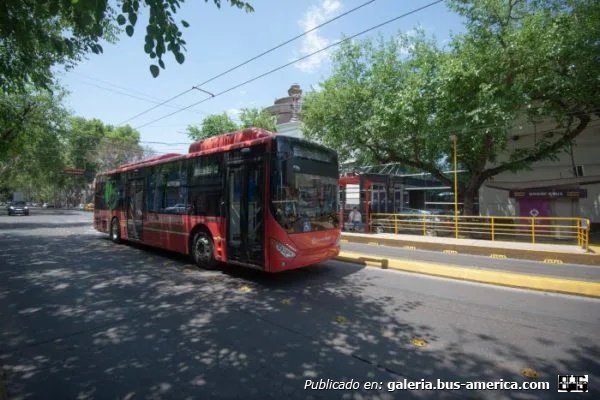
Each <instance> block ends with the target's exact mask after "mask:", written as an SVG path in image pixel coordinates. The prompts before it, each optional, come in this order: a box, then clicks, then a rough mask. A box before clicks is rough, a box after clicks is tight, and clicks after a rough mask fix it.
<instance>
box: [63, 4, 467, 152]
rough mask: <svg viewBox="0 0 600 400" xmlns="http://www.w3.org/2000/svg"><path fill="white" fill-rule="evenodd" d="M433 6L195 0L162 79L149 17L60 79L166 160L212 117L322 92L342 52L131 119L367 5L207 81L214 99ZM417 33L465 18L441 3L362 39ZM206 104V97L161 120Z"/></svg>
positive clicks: (454, 27)
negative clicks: (296, 92) (177, 52)
mask: <svg viewBox="0 0 600 400" xmlns="http://www.w3.org/2000/svg"><path fill="white" fill-rule="evenodd" d="M432 1H433V0H423V1H421V0H374V1H372V2H369V1H368V0H306V1H304V0H249V2H250V3H251V4H252V6H253V7H254V9H255V11H254V12H253V13H245V12H244V11H242V10H240V9H237V8H235V7H230V6H229V3H228V2H226V1H223V2H222V6H221V9H218V8H217V7H216V6H215V5H214V4H213V2H212V1H211V0H209V2H204V1H201V0H188V1H187V2H186V3H184V4H183V5H182V8H181V9H180V10H179V11H178V13H177V15H176V19H177V20H179V19H184V20H186V21H187V22H188V23H189V24H190V27H189V28H181V29H182V31H183V37H184V39H185V40H186V42H187V46H186V47H187V51H186V52H185V62H184V63H183V64H178V63H177V62H176V61H175V59H174V57H173V56H172V55H171V54H170V53H169V54H167V55H166V56H164V58H163V59H164V61H165V63H166V69H165V70H162V69H161V71H160V75H159V76H158V77H157V78H153V77H152V75H151V74H150V71H149V66H150V64H151V61H152V60H151V59H150V58H149V56H148V55H147V54H146V53H144V49H143V47H144V33H145V24H144V22H145V21H146V20H145V19H144V18H147V15H142V16H140V18H139V19H138V24H137V25H136V31H135V33H134V35H133V37H131V38H130V37H128V36H127V35H126V34H125V33H123V34H122V35H121V36H120V37H119V40H118V42H117V43H115V44H111V43H103V48H104V52H103V54H101V55H89V56H88V57H87V59H86V60H84V61H82V62H80V63H79V65H77V66H76V67H75V68H74V69H72V70H69V71H63V72H61V73H60V75H59V76H60V78H59V80H60V82H61V84H62V85H63V86H64V87H65V88H66V89H67V90H68V92H69V95H68V97H67V100H66V105H67V107H68V108H69V110H70V111H71V112H72V113H73V114H75V115H78V116H82V117H85V118H98V119H100V120H102V121H103V122H104V123H106V124H111V125H115V126H119V125H121V124H123V123H124V122H125V121H128V120H129V121H128V122H127V124H129V125H131V126H132V127H134V128H136V129H138V130H139V132H140V134H141V143H142V145H145V146H150V147H151V148H153V149H154V150H155V151H156V152H157V153H158V154H161V153H167V152H176V153H186V152H187V151H188V147H189V144H190V143H191V140H190V139H189V138H188V136H187V135H186V133H185V130H186V127H187V126H188V125H190V124H194V125H200V124H201V122H202V119H203V118H204V117H205V116H207V115H210V114H220V113H223V112H227V113H228V114H229V115H230V116H232V117H233V119H234V120H236V118H237V116H238V115H239V110H240V109H242V108H245V107H258V108H264V107H268V106H270V105H272V104H273V102H274V101H275V99H277V98H280V97H285V96H287V90H288V89H289V87H290V86H291V85H292V84H299V85H300V86H301V88H302V89H303V90H304V91H305V92H307V91H310V90H313V89H315V88H318V84H319V82H322V81H323V80H325V79H326V78H327V77H328V76H329V74H330V72H331V62H330V56H331V54H332V51H334V50H335V47H333V48H332V49H331V50H330V51H326V52H322V53H319V54H317V55H315V56H312V57H309V58H307V59H305V60H302V61H300V62H297V63H294V64H292V65H290V66H288V67H286V68H283V69H281V70H279V71H277V72H274V73H272V74H269V75H267V76H265V77H263V78H260V79H258V80H256V81H254V82H252V83H249V84H247V85H244V86H241V87H239V88H237V89H235V90H231V91H229V92H227V93H225V94H223V95H220V96H216V97H214V98H210V96H209V95H208V94H206V93H203V92H201V91H198V90H191V91H189V92H188V93H186V94H184V95H182V96H181V97H179V98H177V99H175V100H174V101H172V102H169V103H167V104H165V105H164V106H161V107H158V108H156V109H154V110H152V111H150V112H148V113H146V114H144V115H142V116H139V117H137V118H134V119H131V118H132V117H134V116H135V115H137V114H139V113H141V112H143V111H145V110H148V109H149V108H151V107H153V106H155V105H156V104H157V103H160V102H162V101H164V100H166V99H169V98H171V97H173V96H175V95H177V94H180V93H182V92H185V91H187V90H188V89H191V88H192V87H193V86H196V85H198V84H200V83H202V82H204V81H206V80H208V79H210V78H212V77H214V76H215V75H218V74H220V73H222V72H224V71H226V70H228V69H229V68H231V67H233V66H236V65H238V64H240V63H242V62H244V61H246V60H248V59H250V58H252V57H254V56H256V55H258V54H260V53H262V52H263V51H266V50H268V49H270V48H272V47H274V46H276V45H278V44H280V43H282V42H284V41H286V40H288V39H290V38H292V37H294V36H296V35H299V34H301V33H303V32H305V31H307V30H309V29H311V28H313V27H315V26H317V25H319V24H321V23H323V22H325V21H327V20H329V19H332V18H334V17H336V16H338V15H340V14H342V13H344V12H346V11H349V10H351V9H353V8H355V7H358V6H360V5H362V4H364V3H369V4H367V5H365V6H364V7H361V8H360V9H358V10H357V11H354V12H352V13H350V14H348V15H346V16H344V17H342V18H340V19H338V20H336V21H334V22H332V23H330V24H328V25H326V26H324V27H322V28H319V29H318V30H316V31H313V32H311V33H309V34H307V35H305V36H303V37H302V38H300V39H297V40H296V41H294V42H291V43H289V44H287V45H286V46H283V47H281V48H279V49H277V50H275V51H273V52H272V53H270V54H268V55H266V56H263V57H260V58H258V59H257V60H255V61H253V62H251V63H249V64H247V65H245V66H243V67H241V68H239V69H237V70H235V71H233V72H231V73H228V74H226V75H225V76H223V77H221V78H218V79H215V80H214V81H212V82H209V83H207V84H206V85H203V86H202V89H204V90H206V91H208V92H210V93H213V94H216V93H219V92H222V91H224V90H227V89H229V88H231V87H233V86H236V85H237V84H240V83H242V82H245V81H247V80H248V79H251V78H254V77H256V76H259V75H261V74H263V73H265V72H267V71H270V70H272V69H274V68H277V67H279V66H281V65H284V64H286V63H289V62H291V61H294V60H296V59H298V58H300V57H302V56H305V55H307V54H310V53H312V52H314V51H316V50H319V49H321V48H323V47H326V46H328V45H330V44H332V43H335V42H336V41H338V40H340V39H341V38H343V37H348V36H351V35H354V34H356V33H358V32H361V31H363V30H365V29H368V28H371V27H373V26H376V25H378V24H380V23H382V22H384V21H387V20H389V19H392V18H394V17H397V16H400V15H402V14H404V13H406V12H409V11H412V10H414V9H416V8H419V7H422V6H425V5H427V4H429V3H431V2H432ZM416 28H421V29H423V30H424V31H425V32H426V33H427V34H428V35H431V36H434V37H435V38H436V40H437V41H438V43H440V44H441V45H444V44H445V43H447V42H448V40H449V38H450V36H451V35H452V34H456V33H460V32H461V31H463V29H464V27H463V23H462V19H461V17H459V16H458V15H456V14H454V13H453V12H451V11H450V10H449V9H448V8H447V6H446V4H445V3H439V4H436V5H434V6H432V7H429V8H426V9H424V10H421V11H419V12H417V13H415V14H412V15H410V16H407V17H405V18H401V19H399V20H397V21H395V22H392V23H390V24H387V25H385V26H383V27H381V28H378V29H375V30H373V31H371V32H369V33H367V34H365V35H362V36H360V37H358V38H357V40H358V39H365V38H376V37H378V36H383V37H384V38H391V37H393V36H394V35H397V34H398V33H400V32H403V33H410V32H413V31H414V30H415V29H416ZM204 99H208V100H206V101H204V102H203V103H202V104H199V105H197V106H194V107H191V108H189V109H188V110H185V111H181V112H178V113H176V114H174V115H172V116H169V117H167V118H164V119H161V120H160V121H156V122H153V121H154V120H156V119H158V118H160V117H163V116H165V115H167V114H170V113H172V112H174V111H177V110H180V109H182V108H184V107H187V106H189V105H191V104H193V103H196V102H199V101H201V100H204ZM130 119H131V120H130Z"/></svg>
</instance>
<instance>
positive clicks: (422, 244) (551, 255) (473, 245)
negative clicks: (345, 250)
mask: <svg viewBox="0 0 600 400" xmlns="http://www.w3.org/2000/svg"><path fill="white" fill-rule="evenodd" d="M343 242H350V243H363V244H378V245H383V246H393V247H404V248H411V249H418V250H431V251H440V252H449V253H459V254H474V255H483V256H490V257H494V258H517V259H523V260H533V261H541V262H546V263H550V264H562V263H568V264H586V265H600V254H598V253H595V252H594V251H593V250H595V249H597V246H591V247H590V249H591V251H586V250H585V249H582V248H581V247H579V246H576V245H566V244H565V245H561V244H546V243H536V244H533V243H525V242H508V241H490V240H478V239H455V238H453V237H439V236H419V235H400V234H399V235H394V234H387V233H379V234H375V233H373V234H365V233H351V232H343V233H342V243H343Z"/></svg>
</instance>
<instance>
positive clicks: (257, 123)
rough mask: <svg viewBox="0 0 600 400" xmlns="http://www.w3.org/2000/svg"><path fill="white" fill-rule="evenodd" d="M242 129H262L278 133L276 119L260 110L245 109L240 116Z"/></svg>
mask: <svg viewBox="0 0 600 400" xmlns="http://www.w3.org/2000/svg"><path fill="white" fill-rule="evenodd" d="M240 120H241V124H240V128H241V129H244V128H253V127H254V128H262V129H266V130H268V131H271V132H277V126H276V125H275V117H274V116H272V115H271V114H269V113H268V112H267V111H265V110H262V111H261V110H259V109H258V108H244V109H242V113H241V114H240Z"/></svg>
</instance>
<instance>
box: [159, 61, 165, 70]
mask: <svg viewBox="0 0 600 400" xmlns="http://www.w3.org/2000/svg"><path fill="white" fill-rule="evenodd" d="M158 65H160V67H161V68H162V69H165V63H164V62H163V60H158Z"/></svg>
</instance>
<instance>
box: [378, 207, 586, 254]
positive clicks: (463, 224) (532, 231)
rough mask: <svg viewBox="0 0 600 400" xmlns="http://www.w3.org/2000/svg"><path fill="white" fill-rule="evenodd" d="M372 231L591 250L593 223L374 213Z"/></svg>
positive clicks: (526, 218)
mask: <svg viewBox="0 0 600 400" xmlns="http://www.w3.org/2000/svg"><path fill="white" fill-rule="evenodd" d="M368 224H369V228H370V230H371V232H377V233H396V234H398V233H412V234H421V235H429V236H450V237H456V238H458V237H462V238H465V237H466V238H472V239H484V240H485V239H487V240H492V241H495V240H512V241H515V240H517V241H524V240H526V241H530V242H531V243H564V242H571V243H577V245H578V246H581V247H582V248H584V249H586V250H587V249H588V245H589V234H590V221H589V219H586V218H560V217H557V218H552V217H496V216H494V217H491V216H457V217H454V216H452V215H430V214H416V215H415V214H370V215H369V221H368Z"/></svg>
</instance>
